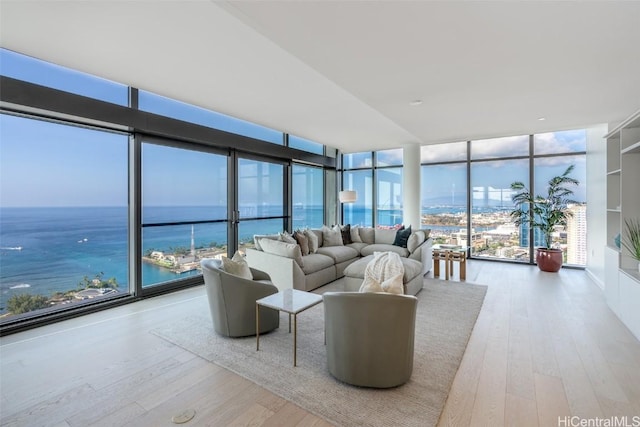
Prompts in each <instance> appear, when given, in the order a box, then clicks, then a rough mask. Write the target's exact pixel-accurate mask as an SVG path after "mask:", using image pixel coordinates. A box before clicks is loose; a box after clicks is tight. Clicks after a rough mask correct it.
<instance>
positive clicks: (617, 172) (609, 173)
mask: <svg viewBox="0 0 640 427" xmlns="http://www.w3.org/2000/svg"><path fill="white" fill-rule="evenodd" d="M620 170H621V169H616V170H614V171H611V172H607V175H620Z"/></svg>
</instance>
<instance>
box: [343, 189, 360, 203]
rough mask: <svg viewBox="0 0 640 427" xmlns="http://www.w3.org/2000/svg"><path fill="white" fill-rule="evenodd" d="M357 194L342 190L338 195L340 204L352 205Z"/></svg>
mask: <svg viewBox="0 0 640 427" xmlns="http://www.w3.org/2000/svg"><path fill="white" fill-rule="evenodd" d="M357 197H358V194H357V193H356V192H355V191H353V190H344V191H340V192H339V193H338V199H339V200H340V203H353V202H355V201H356V199H357Z"/></svg>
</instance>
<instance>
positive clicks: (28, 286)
mask: <svg viewBox="0 0 640 427" xmlns="http://www.w3.org/2000/svg"><path fill="white" fill-rule="evenodd" d="M30 287H31V285H30V284H28V283H20V284H19V285H14V286H10V287H9V289H24V288H30Z"/></svg>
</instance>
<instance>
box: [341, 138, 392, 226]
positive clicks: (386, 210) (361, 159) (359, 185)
mask: <svg viewBox="0 0 640 427" xmlns="http://www.w3.org/2000/svg"><path fill="white" fill-rule="evenodd" d="M342 165H343V172H342V188H343V189H345V190H355V191H356V193H357V199H356V201H355V202H354V203H344V204H343V205H342V217H343V222H344V223H345V224H355V225H362V226H369V227H370V226H373V225H374V224H375V226H381V227H393V226H398V225H400V224H402V149H392V150H381V151H376V152H370V151H368V152H363V153H351V154H344V155H343V156H342ZM374 207H375V208H374Z"/></svg>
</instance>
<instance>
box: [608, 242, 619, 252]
mask: <svg viewBox="0 0 640 427" xmlns="http://www.w3.org/2000/svg"><path fill="white" fill-rule="evenodd" d="M607 247H608V248H609V249H611V250H613V251H616V252H618V253H620V248H619V247H617V246H615V245H609V244H607Z"/></svg>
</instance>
